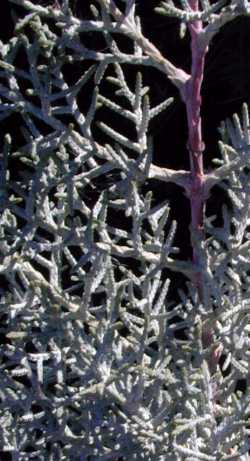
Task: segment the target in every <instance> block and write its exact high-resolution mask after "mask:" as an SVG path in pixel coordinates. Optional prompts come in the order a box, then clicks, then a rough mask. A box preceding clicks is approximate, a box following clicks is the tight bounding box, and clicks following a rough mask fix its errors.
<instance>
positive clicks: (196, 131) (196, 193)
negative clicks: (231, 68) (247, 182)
mask: <svg viewBox="0 0 250 461" xmlns="http://www.w3.org/2000/svg"><path fill="white" fill-rule="evenodd" d="M189 4H190V6H191V8H192V9H193V10H194V11H197V10H198V0H189ZM201 31H202V21H193V22H192V23H189V32H190V35H191V53H192V67H191V77H190V79H189V81H188V82H187V84H186V91H185V98H184V100H185V104H186V112H187V121H188V150H189V159H190V176H191V183H190V190H189V198H190V206H191V241H192V246H193V262H194V264H195V265H196V266H199V264H200V256H199V254H200V253H199V248H200V243H201V241H202V239H203V238H204V235H203V225H204V212H205V200H206V197H205V196H204V172H203V150H204V147H205V146H204V143H203V140H202V130H201V115H200V109H201V102H202V100H201V84H202V80H203V75H204V61H205V55H206V52H207V48H205V49H204V48H201V47H200V44H199V34H200V32H201ZM194 285H195V287H196V289H197V292H198V295H199V299H200V301H201V302H202V300H203V290H202V285H203V284H202V272H201V271H200V272H197V273H196V275H195V277H194Z"/></svg>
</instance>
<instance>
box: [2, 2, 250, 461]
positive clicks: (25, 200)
mask: <svg viewBox="0 0 250 461" xmlns="http://www.w3.org/2000/svg"><path fill="white" fill-rule="evenodd" d="M41 3H42V2H40V4H39V2H35V1H32V0H9V7H10V8H11V7H13V9H14V10H15V7H16V6H18V8H17V10H16V11H17V12H18V13H16V14H15V15H14V16H13V17H14V18H15V21H16V25H15V34H14V36H13V37H12V38H11V39H10V40H9V41H6V43H4V42H1V43H0V120H1V122H2V124H3V127H5V126H9V125H7V124H6V125H5V122H7V121H8V120H9V119H10V120H11V117H13V116H14V115H15V116H16V117H17V119H18V120H19V122H20V123H19V125H20V126H19V128H18V130H19V131H20V137H19V139H18V140H16V139H15V138H14V137H13V135H12V134H11V133H9V131H11V129H10V130H9V131H7V130H5V129H4V130H3V131H5V132H4V133H2V139H1V142H2V150H1V155H0V212H1V214H0V276H1V286H0V296H1V298H0V322H1V326H0V335H1V341H2V344H1V349H0V447H2V448H1V450H2V451H1V454H0V458H1V456H2V458H3V459H5V457H6V456H10V458H9V459H11V460H12V461H26V460H36V461H38V460H39V461H45V460H46V461H47V460H49V461H57V460H58V461H59V460H60V461H63V460H64V461H118V460H119V461H130V460H131V461H132V460H135V461H142V460H143V461H144V460H145V461H200V460H201V461H203V460H204V461H227V460H228V461H229V460H232V461H233V460H234V461H238V460H240V461H247V460H248V459H249V455H248V451H249V437H250V426H249V410H250V387H249V385H250V370H249V363H250V360H249V359H250V288H249V286H250V285H249V282H250V280H249V271H250V258H249V252H250V232H249V225H250V207H249V203H250V185H249V184H250V175H249V171H250V128H249V124H250V122H249V113H248V108H247V105H246V104H244V105H243V107H242V113H241V114H240V115H239V116H238V115H234V116H233V118H232V119H230V120H226V121H225V122H224V123H222V125H221V127H220V134H221V141H220V144H219V145H220V152H221V158H220V160H218V159H217V160H215V168H214V170H213V171H210V172H206V171H204V169H203V165H202V149H203V144H202V138H201V137H199V136H200V114H199V109H200V106H199V104H200V98H199V96H200V93H199V92H200V84H201V82H202V77H203V67H202V66H203V60H204V59H205V54H206V52H207V49H208V47H209V46H210V45H211V46H212V42H211V41H212V38H213V37H214V36H215V34H216V33H217V32H218V31H219V30H220V28H221V27H222V26H223V25H224V24H226V23H227V22H230V21H232V20H233V19H234V18H236V17H238V16H239V15H249V13H250V6H249V4H248V2H247V1H238V0H235V1H232V2H231V3H230V2H226V1H224V0H219V1H218V2H216V3H213V4H212V5H210V3H209V1H208V0H202V1H201V2H200V4H199V5H198V2H196V0H189V1H187V0H182V1H181V2H179V3H178V5H177V4H173V2H172V1H171V0H170V1H168V2H167V1H163V2H161V3H160V2H159V3H158V2H156V13H161V14H163V15H166V16H173V17H175V18H178V19H179V20H180V24H181V33H182V34H183V33H185V30H186V29H187V31H186V33H190V34H191V38H192V45H191V47H192V50H191V51H192V53H193V54H192V56H193V67H192V71H191V73H190V74H188V73H186V72H185V71H184V70H182V69H180V68H177V67H176V66H174V64H173V63H172V62H170V61H169V60H168V59H167V58H165V57H164V56H163V55H162V54H161V53H160V51H159V50H158V49H157V48H156V47H155V46H154V44H152V43H151V42H150V41H149V40H148V39H147V38H146V37H145V36H144V34H143V30H142V27H141V23H140V18H139V17H138V16H137V13H136V3H135V1H129V0H127V1H123V2H119V5H120V7H118V2H116V1H115V0H96V1H93V4H92V5H89V7H90V8H89V13H90V14H92V18H91V19H90V17H91V16H90V14H89V16H88V18H86V19H84V18H77V17H76V15H74V12H73V11H72V9H71V6H72V5H71V2H70V0H62V1H61V2H60V4H59V2H58V4H55V5H47V6H43V5H41ZM21 7H22V8H21ZM20 11H21V13H20ZM18 15H19V16H18ZM91 33H92V34H100V35H102V37H103V39H104V40H105V44H106V45H105V48H104V49H103V48H102V50H101V51H100V50H98V49H92V48H89V47H88V46H86V44H85V42H84V39H83V37H84V36H85V35H86V36H87V37H88V36H89V34H91ZM166 33H167V30H166ZM121 35H122V36H123V37H125V38H126V39H127V41H128V43H129V44H130V49H131V50H132V47H131V44H132V45H133V50H132V51H130V52H124V51H121V50H120V48H119V44H118V41H119V40H118V38H117V37H119V36H121ZM20 54H21V55H22V60H23V61H22V62H25V65H23V66H22V65H20V60H19V56H20ZM24 56H25V58H24ZM75 63H78V64H79V63H80V64H81V65H83V71H82V73H81V75H80V77H79V79H76V80H75V81H74V83H71V82H70V83H69V79H68V76H67V75H66V70H65V69H66V68H67V69H68V68H70V66H73V65H74V64H75ZM128 66H131V68H133V72H134V70H135V69H136V68H137V67H140V71H139V70H138V72H134V73H133V74H131V75H135V77H134V78H131V75H130V78H128V77H127V72H128V71H127V69H128ZM144 66H151V67H152V68H155V69H157V71H158V72H159V73H164V75H165V76H166V78H169V79H170V80H171V82H172V83H173V84H174V85H175V86H176V87H177V88H178V90H179V92H180V96H181V98H182V101H183V102H184V103H185V104H186V108H187V119H188V123H189V144H188V146H189V155H190V171H186V170H180V171H175V170H172V169H167V168H160V167H159V166H156V165H155V164H154V139H153V135H152V133H151V132H150V134H149V128H150V123H151V121H152V120H153V119H154V118H155V117H157V116H158V115H159V114H160V113H161V112H163V111H166V112H167V111H168V107H169V106H170V105H171V104H172V102H173V98H171V97H169V98H168V99H166V100H163V101H162V102H161V103H160V104H158V105H156V106H153V105H151V103H150V88H148V87H147V86H145V85H144V83H143V67H144ZM192 72H193V73H192ZM67 82H68V83H67ZM197 82H198V83H197ZM90 88H91V97H89V93H90ZM107 89H108V90H107ZM110 95H112V96H111V97H110ZM84 98H85V101H86V103H85V105H84V107H85V108H86V109H84V110H82V109H81V108H80V106H81V103H80V102H81V100H82V99H84ZM81 107H82V106H81ZM103 110H105V114H108V113H109V112H110V114H113V113H115V114H117V117H119V118H120V125H119V126H120V129H119V130H118V129H117V127H115V128H114V126H112V120H113V119H112V117H111V118H110V119H109V117H108V116H107V117H105V118H102V115H101V114H102V113H103V112H102V111H103ZM99 114H100V115H99ZM123 121H124V125H123ZM127 124H129V126H130V127H131V129H130V131H128V130H127V131H126V129H125V130H124V126H125V127H126V126H127ZM129 133H131V136H130V135H129ZM197 146H198V148H197ZM107 178H110V179H109V181H107ZM150 179H154V180H157V181H159V187H160V185H161V184H162V182H169V183H174V184H175V185H177V186H178V187H180V188H182V189H183V192H184V193H185V194H186V196H187V197H189V199H190V206H191V210H192V223H191V226H190V239H191V244H192V247H193V259H192V260H187V261H185V260H182V259H181V258H180V257H179V255H178V248H176V246H175V245H174V237H175V232H176V227H177V226H178V223H176V222H175V221H172V222H171V220H170V204H169V203H168V201H167V200H165V198H164V196H163V197H162V202H161V203H157V204H155V202H154V197H153V193H152V192H151V191H146V192H145V188H144V187H143V186H144V184H145V183H146V181H147V180H150ZM102 183H104V186H103V187H100V185H102ZM98 184H99V186H97V185H98ZM215 185H217V186H219V187H221V188H224V189H225V190H226V192H227V194H228V197H229V199H230V204H231V205H230V207H227V206H226V205H225V206H224V207H223V211H222V215H223V224H222V226H221V227H217V225H215V224H214V222H215V218H216V216H210V217H206V216H205V202H206V200H207V198H208V196H209V194H212V193H213V190H212V188H213V186H215ZM197 192H198V195H199V197H198V198H197ZM202 214H204V217H202ZM166 270H167V273H168V274H170V277H168V278H166V276H165V274H166ZM176 273H181V274H183V276H185V277H186V280H187V283H186V286H185V287H183V290H179V294H178V296H179V302H175V301H173V300H171V298H170V297H169V290H170V287H171V286H172V285H173V284H174V280H175V275H176Z"/></svg>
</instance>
